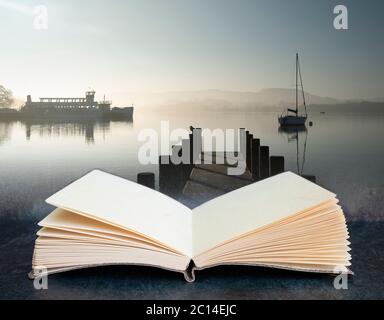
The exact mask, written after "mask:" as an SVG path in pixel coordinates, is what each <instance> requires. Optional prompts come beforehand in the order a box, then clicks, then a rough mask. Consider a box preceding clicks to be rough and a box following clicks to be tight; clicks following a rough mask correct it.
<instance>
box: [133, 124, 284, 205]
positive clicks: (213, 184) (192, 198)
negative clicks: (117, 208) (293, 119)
mask: <svg viewBox="0 0 384 320" xmlns="http://www.w3.org/2000/svg"><path fill="white" fill-rule="evenodd" d="M240 130H244V131H245V129H240ZM201 132H202V130H201V129H193V133H192V134H191V135H190V137H189V139H188V140H183V141H182V144H181V145H178V146H174V147H173V148H172V154H170V155H163V156H161V157H160V159H159V187H160V191H161V192H162V193H164V194H166V195H168V196H170V197H172V198H174V199H176V200H178V201H180V202H182V203H184V204H185V205H187V206H189V207H191V208H193V207H196V206H198V205H200V204H202V203H204V202H206V201H208V200H211V199H213V198H215V197H217V196H220V195H223V194H225V193H227V192H231V191H233V190H236V189H238V188H242V187H244V186H246V185H249V184H251V183H254V182H256V181H260V180H263V179H265V178H268V177H270V176H273V175H277V174H279V173H282V172H284V171H285V161H284V157H283V156H270V154H269V147H268V146H263V145H261V142H260V139H257V138H254V136H253V135H252V134H251V132H250V131H245V139H246V141H245V146H246V149H245V150H244V154H239V152H234V153H229V152H207V151H203V149H202V147H201V141H202V136H201ZM195 139H198V140H199V141H198V142H197V143H196V141H195ZM187 149H188V151H190V152H189V153H190V154H189V159H188V160H190V161H185V162H184V163H180V164H175V162H174V161H173V160H175V158H177V159H180V158H184V160H187V157H183V152H185V151H186V150H187ZM234 156H235V157H236V159H238V161H243V162H244V163H243V164H242V165H243V166H244V167H245V170H244V172H242V173H241V174H238V175H233V174H229V173H228V172H229V171H228V169H229V168H235V167H237V166H238V165H239V163H236V164H234V163H233V157H234ZM205 160H209V161H208V162H209V163H208V164H207V163H206V162H205ZM151 177H152V179H154V175H152V176H151ZM148 178H149V175H148V174H144V176H141V175H139V178H138V182H139V183H142V184H144V185H146V186H148V185H151V186H152V185H153V186H154V182H148V181H147V180H146V179H148Z"/></svg>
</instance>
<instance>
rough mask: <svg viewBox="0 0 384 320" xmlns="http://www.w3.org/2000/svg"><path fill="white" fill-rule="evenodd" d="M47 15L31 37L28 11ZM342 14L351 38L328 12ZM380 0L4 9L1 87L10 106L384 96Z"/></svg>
mask: <svg viewBox="0 0 384 320" xmlns="http://www.w3.org/2000/svg"><path fill="white" fill-rule="evenodd" d="M39 4H42V5H45V6H46V7H47V9H48V19H49V20H48V23H49V24H48V29H47V30H35V28H34V27H33V21H34V16H33V11H32V9H33V7H34V6H36V5H39ZM336 4H344V5H346V6H347V7H348V9H349V27H350V29H349V30H347V31H337V30H335V29H334V28H333V19H334V15H333V8H334V6H335V5H336ZM383 15H384V1H382V0H377V1H374V0H368V1H367V0H365V1H363V0H338V1H331V0H290V1H287V0H189V1H187V0H80V1H79V0H65V1H63V0H37V1H34V0H20V1H18V0H10V1H5V0H0V37H1V40H2V42H1V43H2V44H1V47H0V48H1V51H0V52H1V55H0V57H1V60H0V84H4V85H5V86H6V87H8V88H9V89H11V90H12V91H13V92H14V94H15V95H16V96H17V97H21V98H23V99H24V98H25V96H26V95H27V94H28V93H31V94H32V95H33V96H34V97H35V98H36V97H39V96H83V93H84V91H85V90H87V89H88V88H89V87H91V88H93V89H95V90H96V91H97V92H98V94H99V96H101V95H102V94H104V93H105V94H107V96H108V97H109V98H112V99H115V101H116V99H117V100H118V101H116V102H117V103H118V104H130V103H131V102H133V100H134V98H135V92H159V91H179V90H201V89H225V90H238V91H257V90H259V89H262V88H269V87H293V85H294V54H295V52H296V51H299V52H300V54H301V61H302V67H303V77H304V83H305V86H306V90H307V91H309V92H311V93H314V94H319V95H323V96H332V97H336V98H372V97H382V96H384V61H383V57H384V41H383V34H384V19H383Z"/></svg>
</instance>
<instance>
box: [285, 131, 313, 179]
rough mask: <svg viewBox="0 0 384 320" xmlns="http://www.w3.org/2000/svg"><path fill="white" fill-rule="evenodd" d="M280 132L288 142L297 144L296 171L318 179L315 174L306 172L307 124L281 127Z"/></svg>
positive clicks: (308, 177)
mask: <svg viewBox="0 0 384 320" xmlns="http://www.w3.org/2000/svg"><path fill="white" fill-rule="evenodd" d="M279 134H280V135H285V136H286V137H287V142H288V144H295V145H296V173H297V174H299V175H301V176H303V177H305V178H307V179H309V180H311V181H316V177H315V176H314V175H308V174H304V168H305V161H306V155H307V145H308V129H307V128H306V127H305V126H289V127H279Z"/></svg>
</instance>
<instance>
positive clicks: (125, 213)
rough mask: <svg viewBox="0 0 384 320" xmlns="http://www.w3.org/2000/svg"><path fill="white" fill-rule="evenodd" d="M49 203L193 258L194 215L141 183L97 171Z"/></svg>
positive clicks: (69, 187)
mask: <svg viewBox="0 0 384 320" xmlns="http://www.w3.org/2000/svg"><path fill="white" fill-rule="evenodd" d="M46 202H47V203H49V204H51V205H54V206H56V207H58V208H62V209H65V210H68V211H71V212H75V213H78V214H81V215H85V216H87V217H90V218H94V219H97V220H100V221H102V222H105V223H109V224H113V225H116V226H120V227H123V228H127V229H129V230H132V231H134V232H137V233H140V234H143V235H145V236H148V237H150V238H153V239H155V240H157V241H159V242H160V243H163V244H165V245H167V246H170V247H172V248H174V249H175V250H177V251H179V252H180V253H182V254H185V255H187V256H188V257H191V254H192V211H191V210H190V209H189V208H187V207H185V206H184V205H182V204H181V203H179V202H177V201H176V200H173V199H171V198H169V197H167V196H165V195H163V194H161V193H159V192H157V191H155V190H152V189H149V188H146V187H144V186H141V185H139V184H137V183H134V182H131V181H128V180H126V179H123V178H120V177H116V176H114V175H111V174H108V173H105V172H102V171H99V170H95V171H92V172H91V173H89V174H87V175H85V176H84V177H82V178H80V179H79V180H77V181H75V182H73V183H72V184H70V185H69V186H67V187H65V188H64V189H62V190H61V191H59V192H57V193H56V194H54V195H53V196H51V197H50V198H49V199H47V200H46Z"/></svg>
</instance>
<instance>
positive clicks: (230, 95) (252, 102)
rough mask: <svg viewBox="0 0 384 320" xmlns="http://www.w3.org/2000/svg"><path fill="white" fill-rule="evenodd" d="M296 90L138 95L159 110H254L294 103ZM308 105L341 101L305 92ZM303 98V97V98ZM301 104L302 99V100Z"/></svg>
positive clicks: (142, 102) (146, 105)
mask: <svg viewBox="0 0 384 320" xmlns="http://www.w3.org/2000/svg"><path fill="white" fill-rule="evenodd" d="M295 96H296V95H295V90H294V89H282V88H273V89H263V90H260V91H258V92H239V91H225V90H201V91H179V92H165V93H156V94H151V95H146V96H145V97H144V96H143V97H139V98H138V99H137V101H136V104H137V105H142V106H143V107H155V108H159V109H164V108H166V109H173V108H178V109H181V108H182V109H184V108H187V109H196V108H197V109H200V108H204V109H206V110H212V109H213V110H214V109H253V108H256V107H266V108H282V107H288V106H292V105H294V104H295ZM305 96H306V100H307V103H308V104H338V103H342V101H340V100H337V99H333V98H328V97H320V96H316V95H313V94H310V93H306V94H305ZM300 99H301V97H300ZM300 103H301V101H300Z"/></svg>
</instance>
